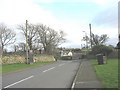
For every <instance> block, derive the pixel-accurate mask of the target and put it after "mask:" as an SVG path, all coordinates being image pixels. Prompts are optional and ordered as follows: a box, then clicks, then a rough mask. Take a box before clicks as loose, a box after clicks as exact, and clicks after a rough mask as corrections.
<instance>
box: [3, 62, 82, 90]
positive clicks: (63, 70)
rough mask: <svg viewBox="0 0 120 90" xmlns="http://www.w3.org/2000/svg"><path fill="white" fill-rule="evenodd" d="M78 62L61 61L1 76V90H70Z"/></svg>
mask: <svg viewBox="0 0 120 90" xmlns="http://www.w3.org/2000/svg"><path fill="white" fill-rule="evenodd" d="M79 64H80V60H71V61H67V60H66V61H62V60H59V61H57V62H55V63H53V64H49V65H45V66H42V67H38V68H34V69H27V70H23V71H19V72H14V73H10V74H4V75H2V88H71V85H72V82H73V80H74V77H75V75H76V73H77V70H78V67H79Z"/></svg>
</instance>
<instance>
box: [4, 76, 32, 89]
mask: <svg viewBox="0 0 120 90" xmlns="http://www.w3.org/2000/svg"><path fill="white" fill-rule="evenodd" d="M33 77H34V76H30V77H28V78H25V79H22V80H20V81H18V82H15V83H13V84H10V85H8V86H6V87H4V88H8V87H11V86H13V85H16V84H18V83H20V82H23V81H25V80H28V79H30V78H33Z"/></svg>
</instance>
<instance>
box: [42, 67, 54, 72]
mask: <svg viewBox="0 0 120 90" xmlns="http://www.w3.org/2000/svg"><path fill="white" fill-rule="evenodd" d="M54 68H55V67H52V68H49V69H47V70H44V71H43V72H47V71H49V70H52V69H54Z"/></svg>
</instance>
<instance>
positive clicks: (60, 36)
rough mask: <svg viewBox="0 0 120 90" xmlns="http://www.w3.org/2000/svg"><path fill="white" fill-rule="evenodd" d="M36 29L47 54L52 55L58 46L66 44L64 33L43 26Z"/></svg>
mask: <svg viewBox="0 0 120 90" xmlns="http://www.w3.org/2000/svg"><path fill="white" fill-rule="evenodd" d="M36 29H37V31H38V34H39V37H40V43H41V44H42V45H43V48H44V50H45V52H46V53H51V51H53V50H54V49H55V48H56V47H57V46H58V45H60V44H62V43H63V42H65V38H64V36H65V33H64V32H63V31H60V32H57V31H55V30H53V29H51V28H50V27H47V26H46V25H43V24H38V25H36Z"/></svg>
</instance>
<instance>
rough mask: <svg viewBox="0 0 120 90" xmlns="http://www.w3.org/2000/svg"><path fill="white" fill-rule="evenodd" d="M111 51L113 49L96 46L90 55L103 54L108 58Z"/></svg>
mask: <svg viewBox="0 0 120 90" xmlns="http://www.w3.org/2000/svg"><path fill="white" fill-rule="evenodd" d="M112 51H113V48H112V47H110V46H105V45H96V46H94V47H93V48H92V53H93V54H94V55H96V54H105V55H106V56H108V55H109V54H110V53H111V52H112Z"/></svg>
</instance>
